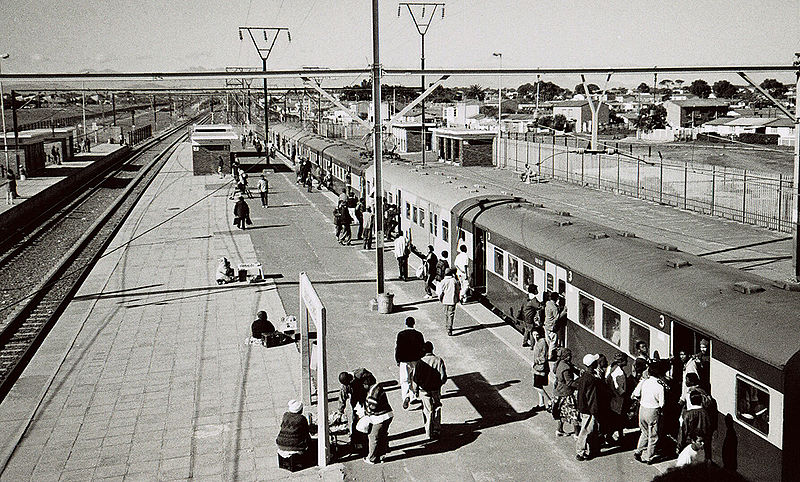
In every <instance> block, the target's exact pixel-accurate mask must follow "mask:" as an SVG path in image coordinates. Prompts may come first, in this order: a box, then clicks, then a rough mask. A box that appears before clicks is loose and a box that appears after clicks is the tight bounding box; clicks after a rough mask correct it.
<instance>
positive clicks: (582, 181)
mask: <svg viewBox="0 0 800 482" xmlns="http://www.w3.org/2000/svg"><path fill="white" fill-rule="evenodd" d="M584 182H585V181H584V180H583V152H581V186H583V183H584Z"/></svg>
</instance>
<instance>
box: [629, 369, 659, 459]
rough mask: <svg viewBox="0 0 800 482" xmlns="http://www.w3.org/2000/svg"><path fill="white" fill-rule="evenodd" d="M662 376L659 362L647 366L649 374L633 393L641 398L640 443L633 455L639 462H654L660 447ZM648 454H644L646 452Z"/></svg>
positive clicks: (633, 395) (634, 396)
mask: <svg viewBox="0 0 800 482" xmlns="http://www.w3.org/2000/svg"><path fill="white" fill-rule="evenodd" d="M659 376H660V372H659V366H658V364H657V363H651V364H650V366H648V367H647V376H646V377H645V378H642V380H641V381H640V382H639V384H638V385H636V388H635V389H634V390H633V394H632V395H631V396H632V397H633V398H635V399H638V400H639V428H640V429H641V434H640V435H639V443H638V444H637V445H636V450H634V451H633V456H634V458H635V459H636V460H638V461H639V462H643V463H647V464H652V463H653V462H654V461H655V460H654V459H655V457H656V449H657V448H658V435H659V433H658V431H659V430H660V428H661V412H662V410H663V409H664V397H665V395H666V394H665V391H664V386H663V385H662V384H661V382H660V381H659V380H658V377H659ZM645 453H646V455H644V456H643V455H642V454H645Z"/></svg>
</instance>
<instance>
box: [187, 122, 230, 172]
mask: <svg viewBox="0 0 800 482" xmlns="http://www.w3.org/2000/svg"><path fill="white" fill-rule="evenodd" d="M238 139H239V136H238V134H237V133H236V131H235V130H234V129H233V126H232V125H230V124H204V125H194V126H192V127H191V134H190V140H191V144H192V171H193V172H194V175H195V176H202V175H205V174H213V173H216V172H217V166H218V165H219V161H220V159H222V161H223V164H222V171H223V172H224V173H225V174H230V172H231V163H230V161H231V144H232V143H233V142H235V141H238Z"/></svg>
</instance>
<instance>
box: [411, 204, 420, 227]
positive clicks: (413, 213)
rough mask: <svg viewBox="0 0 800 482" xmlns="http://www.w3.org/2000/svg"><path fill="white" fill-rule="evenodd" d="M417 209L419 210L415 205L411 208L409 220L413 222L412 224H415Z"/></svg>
mask: <svg viewBox="0 0 800 482" xmlns="http://www.w3.org/2000/svg"><path fill="white" fill-rule="evenodd" d="M418 211H419V210H418V209H417V207H416V206H413V207H412V208H411V213H412V214H411V220H412V221H413V222H414V224H417V212H418Z"/></svg>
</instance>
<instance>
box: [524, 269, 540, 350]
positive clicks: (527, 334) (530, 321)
mask: <svg viewBox="0 0 800 482" xmlns="http://www.w3.org/2000/svg"><path fill="white" fill-rule="evenodd" d="M537 294H539V288H538V287H537V286H536V285H534V284H532V285H529V286H528V300H527V301H526V302H525V304H524V305H522V326H523V328H524V329H525V331H524V333H523V335H522V346H523V347H525V346H530V347H531V350H533V342H534V340H533V331H534V329H535V328H536V325H537V324H539V308H541V305H540V303H539V300H537V299H536V295H537Z"/></svg>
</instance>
